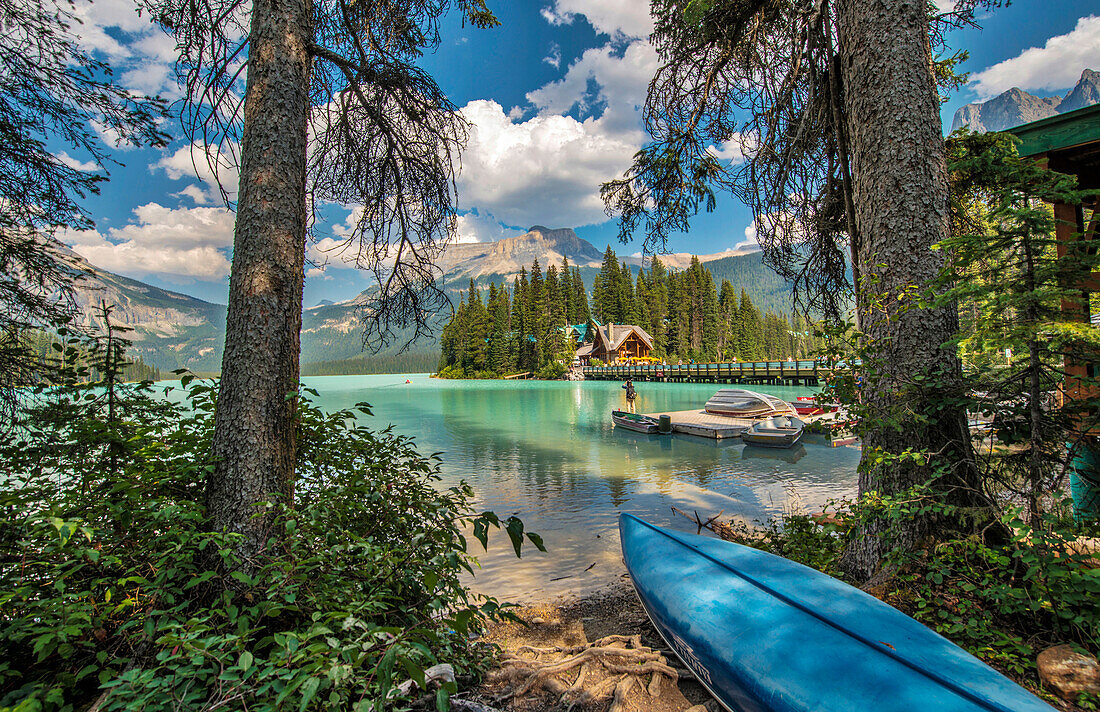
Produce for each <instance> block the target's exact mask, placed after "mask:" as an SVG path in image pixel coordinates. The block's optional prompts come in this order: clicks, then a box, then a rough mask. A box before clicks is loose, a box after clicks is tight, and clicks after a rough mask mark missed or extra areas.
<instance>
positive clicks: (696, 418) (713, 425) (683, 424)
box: [646, 410, 754, 440]
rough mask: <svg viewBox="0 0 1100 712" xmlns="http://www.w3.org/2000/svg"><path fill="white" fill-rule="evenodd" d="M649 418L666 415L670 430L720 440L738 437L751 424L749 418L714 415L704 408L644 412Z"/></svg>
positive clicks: (751, 421)
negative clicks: (668, 419) (669, 421)
mask: <svg viewBox="0 0 1100 712" xmlns="http://www.w3.org/2000/svg"><path fill="white" fill-rule="evenodd" d="M646 415H648V416H649V417H650V418H660V416H662V415H667V416H668V417H669V418H670V419H671V420H672V432H674V433H686V434H688V435H698V436H699V437H703V438H713V439H715V440H722V439H724V438H736V437H740V436H741V433H743V432H745V431H746V430H748V428H749V426H751V425H752V424H753V422H754V421H753V420H752V419H750V418H733V417H730V416H727V415H714V414H713V413H708V412H706V411H705V410H674V411H670V412H666V413H646Z"/></svg>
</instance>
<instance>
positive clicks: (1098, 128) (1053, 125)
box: [1005, 104, 1100, 156]
mask: <svg viewBox="0 0 1100 712" xmlns="http://www.w3.org/2000/svg"><path fill="white" fill-rule="evenodd" d="M1005 130H1006V131H1007V132H1008V133H1010V134H1014V135H1015V136H1016V138H1018V139H1020V146H1019V151H1020V155H1021V156H1037V155H1039V154H1042V153H1050V152H1051V151H1061V150H1064V149H1067V148H1073V147H1074V146H1080V145H1082V144H1086V143H1091V142H1094V141H1100V104H1093V105H1092V106H1086V107H1085V108H1083V109H1077V110H1076V111H1067V112H1066V113H1064V114H1058V115H1057V116H1051V117H1048V118H1046V119H1039V120H1038V121H1032V122H1031V123H1028V124H1022V125H1020V126H1017V127H1015V128H1011V129H1005Z"/></svg>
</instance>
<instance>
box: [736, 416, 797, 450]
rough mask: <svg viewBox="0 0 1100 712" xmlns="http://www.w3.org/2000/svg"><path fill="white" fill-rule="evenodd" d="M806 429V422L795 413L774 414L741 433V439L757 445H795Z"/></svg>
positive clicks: (748, 443) (746, 442)
mask: <svg viewBox="0 0 1100 712" xmlns="http://www.w3.org/2000/svg"><path fill="white" fill-rule="evenodd" d="M805 429H806V424H805V423H803V422H802V421H801V420H799V419H798V418H796V417H794V416H793V415H784V416H772V417H769V418H765V419H764V420H761V421H760V422H758V423H754V424H753V426H752V427H751V428H749V429H748V430H746V431H745V432H743V433H741V440H742V441H743V442H744V443H745V444H746V445H756V446H757V447H793V446H794V445H795V444H796V443H797V442H798V441H799V440H801V439H802V433H803V432H804V431H805Z"/></svg>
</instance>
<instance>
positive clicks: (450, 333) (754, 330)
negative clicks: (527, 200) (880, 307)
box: [439, 247, 816, 378]
mask: <svg viewBox="0 0 1100 712" xmlns="http://www.w3.org/2000/svg"><path fill="white" fill-rule="evenodd" d="M755 286H756V287H757V288H758V289H759V288H760V286H761V285H760V284H759V283H757V284H756V285H755ZM765 289H766V285H765ZM481 291H482V290H481V289H480V287H479V286H478V285H477V283H476V282H475V281H474V280H472V279H471V280H470V282H469V286H468V289H467V292H466V294H465V295H464V296H463V297H462V298H461V301H460V303H459V306H458V309H457V310H456V312H455V316H454V319H452V320H451V321H450V322H449V323H448V324H447V325H446V326H445V327H444V329H443V335H442V340H441V344H442V354H441V357H440V362H439V368H440V373H441V374H442V375H444V376H447V377H457V378H462V377H478V378H491V377H495V376H500V375H504V374H507V373H512V372H524V371H530V372H536V373H540V374H541V375H543V376H546V377H554V376H555V375H560V374H561V371H562V369H561V368H560V367H559V366H558V365H556V364H555V362H568V361H570V360H571V358H572V352H573V349H574V348H575V346H576V344H575V343H574V342H573V340H572V339H571V338H569V337H567V335H566V327H567V326H570V325H573V326H579V325H582V324H586V325H587V328H586V329H584V331H585V333H586V336H585V339H586V340H587V341H591V339H592V337H593V333H594V326H595V323H597V322H598V323H599V324H607V323H609V322H612V323H616V324H635V325H638V326H641V327H642V328H643V329H645V330H646V331H647V332H649V334H650V335H651V336H652V337H653V342H654V343H653V345H654V349H653V355H654V356H655V357H657V358H662V359H667V360H683V361H688V360H695V361H715V360H743V361H752V360H759V359H786V358H801V357H804V356H806V355H807V354H808V353H810V352H811V351H812V350H813V349H814V348H815V347H816V343H815V340H814V337H813V336H812V333H811V332H812V327H811V326H810V325H809V323H808V322H807V321H806V319H804V318H803V316H802V315H800V314H797V313H795V314H792V315H788V314H787V313H785V312H782V311H780V312H775V311H772V310H770V309H765V310H764V311H763V312H762V311H761V310H760V309H759V308H758V307H757V306H756V305H755V304H754V302H753V299H752V297H751V296H750V293H749V289H748V288H747V287H746V286H744V285H738V286H736V287H735V286H734V284H733V283H731V282H730V281H729V280H728V279H722V280H721V285H720V286H719V285H718V284H716V282H715V278H714V275H712V273H711V272H710V270H709V269H708V268H707V267H706V266H704V265H703V263H701V262H700V261H699V259H698V258H695V259H693V260H692V261H691V264H690V266H689V267H688V268H687V269H685V270H682V271H675V270H669V269H666V268H665V266H664V265H663V264H662V263H661V261H660V259H657V258H654V259H653V260H652V262H651V263H650V266H649V268H648V269H646V270H642V271H640V272H638V273H637V275H635V273H634V271H633V270H632V269H631V267H630V266H629V265H628V264H626V263H625V262H622V261H620V260H619V258H618V257H617V256H616V255H615V252H614V250H612V249H611V248H610V247H608V248H607V250H606V252H605V253H604V257H603V264H602V266H601V268H600V270H599V272H598V273H597V274H596V275H595V277H594V281H593V287H592V293H591V302H589V298H588V294H587V293H586V291H585V290H584V287H583V281H582V278H581V273H580V270H579V269H577V268H575V267H570V266H569V263H568V260H566V261H565V262H564V263H563V264H562V267H561V269H560V270H559V269H558V268H557V267H556V266H555V265H551V266H550V267H549V268H547V270H546V274H545V276H544V275H543V272H542V268H541V266H540V265H539V263H538V260H536V261H535V262H534V263H533V264H532V265H531V270H530V272H528V271H527V270H526V269H524V270H522V271H521V272H520V275H519V276H518V277H516V279H515V280H514V282H513V284H512V287H511V290H509V288H508V287H507V286H505V285H497V284H495V283H492V284H490V285H489V289H488V295H487V299H486V300H485V301H484V302H483V300H482V294H481ZM766 293H767V292H766V291H765V294H766Z"/></svg>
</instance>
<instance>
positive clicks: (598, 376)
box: [581, 361, 859, 386]
mask: <svg viewBox="0 0 1100 712" xmlns="http://www.w3.org/2000/svg"><path fill="white" fill-rule="evenodd" d="M855 363H856V365H858V364H859V362H858V361H857V362H855ZM848 367H849V366H848V365H847V364H843V363H841V364H827V363H825V362H824V361H759V362H753V363H748V362H745V363H740V362H738V363H691V364H661V363H654V364H649V363H647V364H638V363H634V364H621V365H614V366H585V367H584V368H582V369H581V370H582V372H583V373H584V378H585V380H595V381H608V380H610V381H623V380H626V379H627V378H630V379H633V380H635V381H660V382H664V383H764V384H774V385H782V384H786V385H806V386H815V385H817V384H818V383H820V382H821V381H823V380H824V379H825V377H826V376H827V375H828V374H830V373H832V372H833V371H835V370H845V369H847V368H848Z"/></svg>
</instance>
